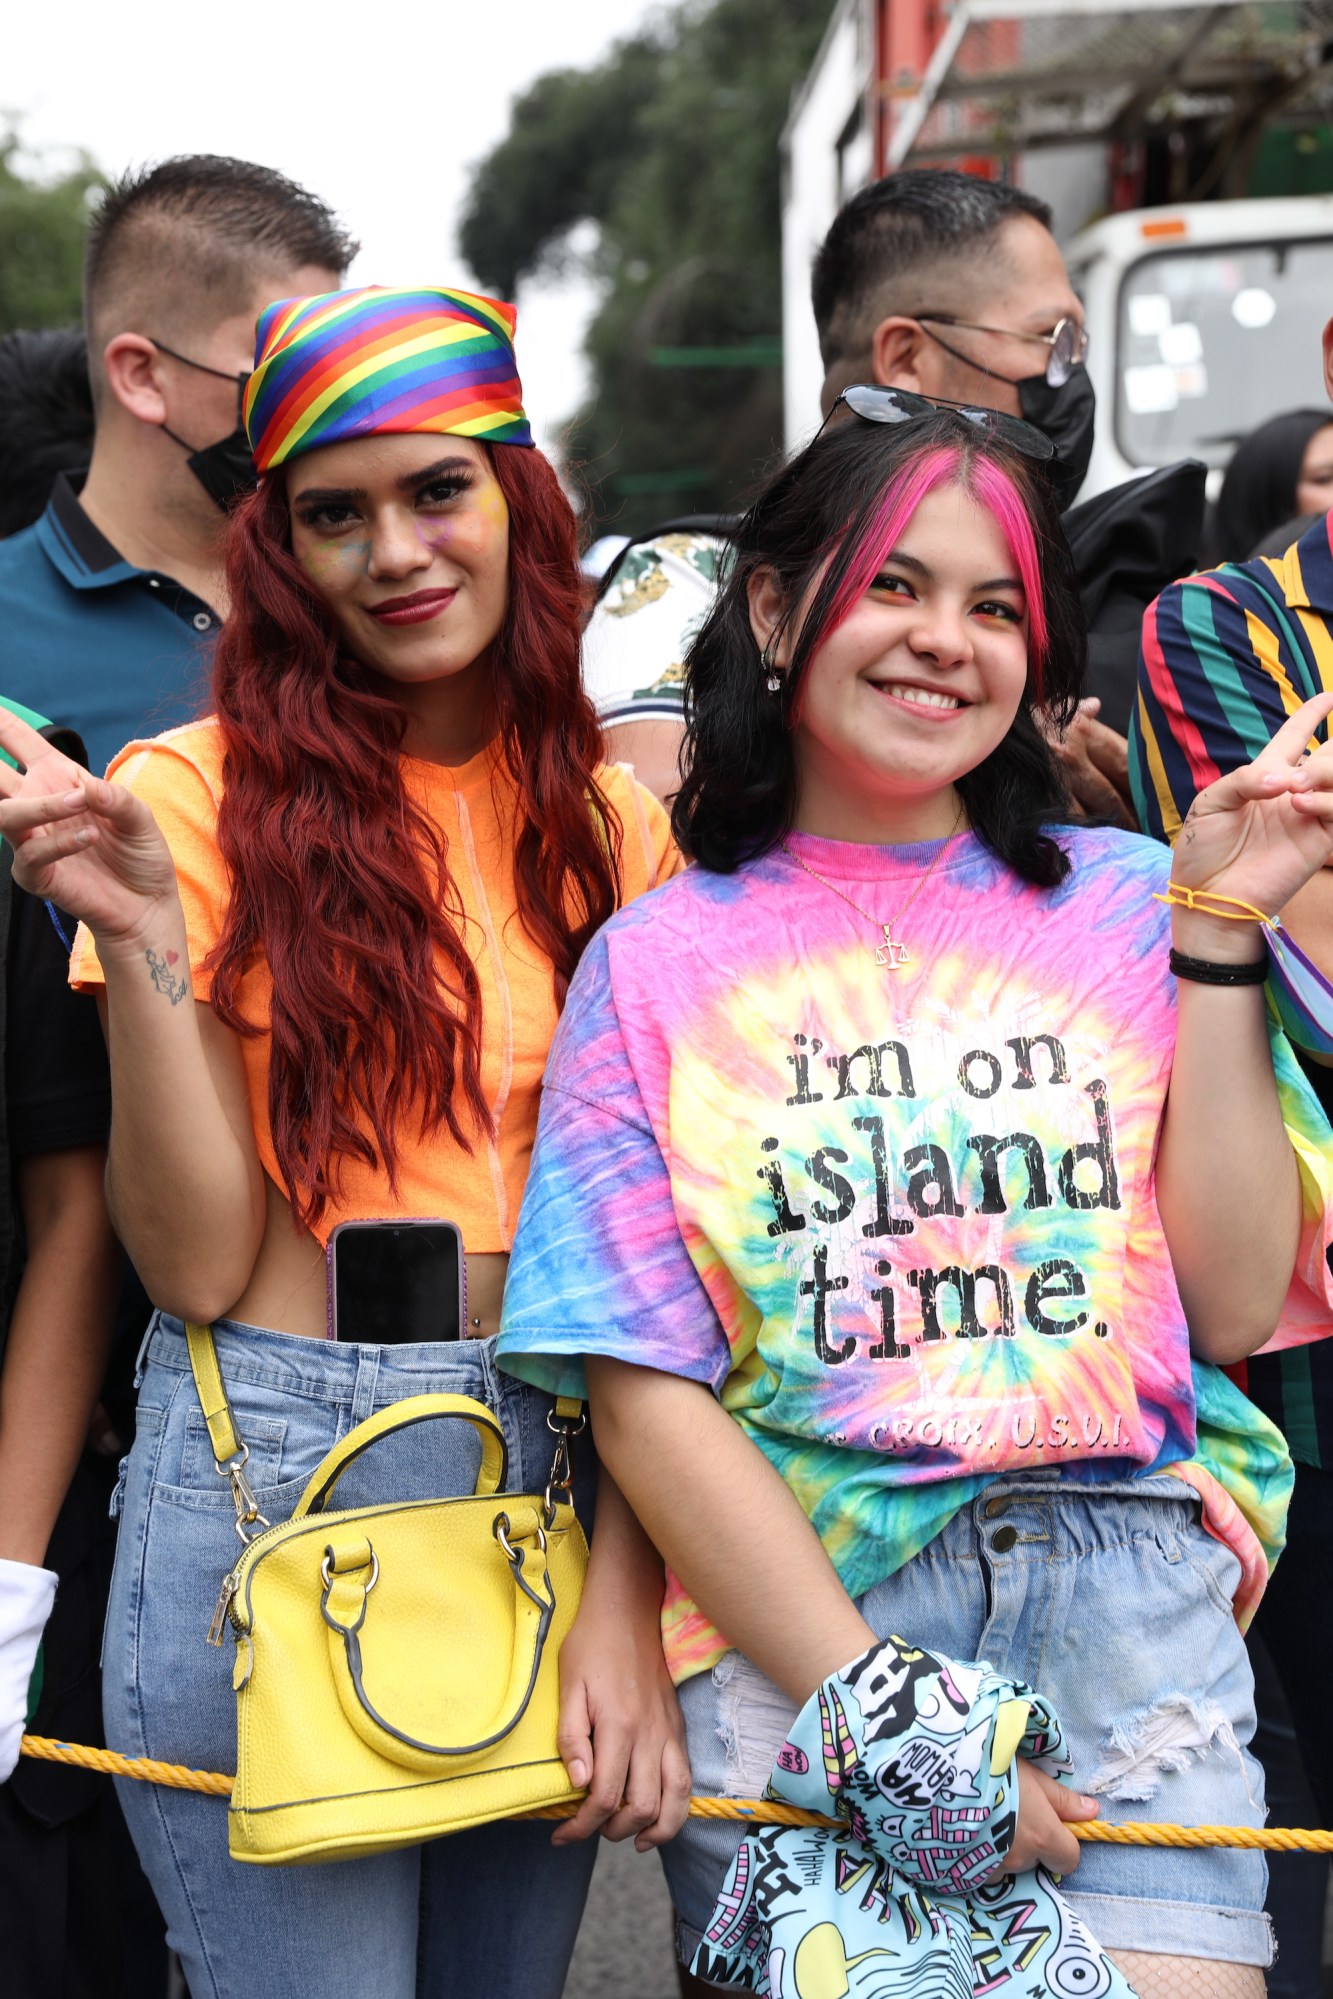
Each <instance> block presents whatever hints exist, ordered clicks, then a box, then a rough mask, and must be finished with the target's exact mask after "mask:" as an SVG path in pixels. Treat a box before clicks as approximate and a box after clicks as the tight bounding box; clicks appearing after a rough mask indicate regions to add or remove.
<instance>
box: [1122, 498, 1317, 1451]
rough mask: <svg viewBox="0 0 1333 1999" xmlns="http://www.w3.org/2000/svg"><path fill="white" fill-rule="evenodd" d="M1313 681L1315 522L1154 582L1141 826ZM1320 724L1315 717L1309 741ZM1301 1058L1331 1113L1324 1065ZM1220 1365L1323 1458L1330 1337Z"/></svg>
mask: <svg viewBox="0 0 1333 1999" xmlns="http://www.w3.org/2000/svg"><path fill="white" fill-rule="evenodd" d="M1326 689H1333V545H1331V544H1330V538H1329V522H1328V519H1327V518H1321V519H1319V520H1317V521H1316V522H1315V524H1314V526H1313V527H1312V528H1310V529H1309V530H1308V532H1307V533H1306V534H1304V535H1303V536H1302V537H1301V539H1300V540H1299V541H1298V542H1296V543H1294V544H1293V546H1292V547H1291V548H1289V549H1288V550H1287V552H1286V554H1285V555H1282V556H1279V557H1263V558H1260V559H1257V560H1255V561H1253V562H1243V563H1225V564H1223V566H1222V567H1221V568H1219V569H1213V570H1209V571H1208V572H1207V573H1206V574H1204V575H1201V576H1190V577H1187V578H1186V579H1185V581H1184V582H1183V583H1173V584H1172V585H1171V586H1170V588H1169V589H1166V590H1164V591H1163V592H1162V594H1161V596H1160V597H1159V598H1158V599H1157V601H1156V602H1155V603H1154V604H1151V605H1149V607H1148V610H1147V612H1146V614H1145V616H1144V620H1143V639H1142V645H1141V648H1140V652H1139V685H1138V699H1137V701H1136V704H1135V711H1134V717H1133V720H1132V723H1131V725H1130V737H1129V742H1130V750H1129V768H1130V780H1131V783H1132V785H1133V789H1134V802H1135V805H1136V806H1137V808H1138V814H1139V823H1140V825H1141V826H1142V827H1143V830H1144V832H1145V833H1152V834H1154V835H1156V837H1157V838H1158V839H1160V840H1167V841H1172V842H1174V840H1175V837H1176V835H1177V833H1178V832H1179V831H1180V827H1181V823H1182V821H1183V820H1184V818H1185V815H1186V814H1187V812H1188V811H1189V809H1190V806H1191V804H1192V803H1193V801H1194V798H1195V795H1196V794H1197V793H1198V792H1200V791H1202V790H1204V788H1205V787H1206V786H1207V785H1210V784H1212V783H1214V782H1215V781H1216V780H1217V779H1218V778H1219V777H1221V776H1222V775H1223V774H1224V773H1225V772H1226V771H1229V770H1234V769H1235V768H1236V767H1237V766H1238V765H1239V764H1244V763H1249V762H1251V761H1252V760H1253V758H1255V757H1256V756H1258V754H1259V752H1260V751H1261V750H1262V749H1263V748H1264V747H1265V746H1266V745H1267V744H1268V743H1269V742H1270V741H1271V739H1272V737H1273V736H1274V735H1275V733H1276V732H1277V730H1278V729H1280V728H1281V726H1282V724H1283V723H1284V722H1285V721H1286V719H1287V717H1288V716H1289V715H1291V714H1293V713H1294V712H1295V710H1296V709H1297V708H1299V707H1300V705H1301V703H1302V702H1303V701H1308V700H1309V699H1310V698H1311V696H1312V695H1315V694H1320V693H1323V692H1324V691H1325V690H1326ZM1327 733H1328V732H1327V727H1326V725H1324V724H1322V723H1321V725H1320V727H1319V729H1318V731H1317V734H1318V736H1319V738H1320V740H1321V741H1322V740H1324V739H1325V738H1326V736H1327ZM1298 1053H1299V1050H1298ZM1301 1059H1302V1066H1303V1067H1304V1069H1305V1072H1306V1074H1307V1076H1308V1077H1309V1079H1310V1081H1311V1083H1312V1085H1313V1086H1314V1089H1315V1091H1316V1094H1317V1095H1318V1097H1319V1100H1320V1102H1321V1104H1322V1105H1323V1107H1324V1110H1325V1113H1326V1114H1327V1115H1329V1116H1330V1117H1331V1118H1333V1071H1331V1070H1329V1069H1328V1068H1325V1067H1322V1066H1321V1065H1320V1064H1318V1063H1314V1062H1311V1061H1309V1060H1308V1059H1307V1058H1305V1057H1304V1056H1302V1058H1301ZM1231 1372H1233V1373H1234V1375H1235V1378H1236V1379H1237V1380H1238V1381H1239V1383H1240V1385H1241V1387H1242V1388H1244V1389H1245V1390H1246V1392H1247V1393H1248V1394H1249V1395H1250V1397H1251V1399H1252V1400H1253V1401H1254V1402H1256V1403H1257V1404H1258V1406H1259V1407H1260V1408H1261V1409H1262V1410H1263V1411H1264V1412H1265V1414H1266V1415H1269V1416H1271V1417H1272V1418H1273V1420H1274V1422H1276V1423H1277V1424H1278V1426H1279V1428H1280V1429H1281V1430H1282V1431H1283V1432H1284V1433H1285V1435H1286V1438H1287V1442H1288V1444H1289V1446H1290V1449H1291V1454H1292V1456H1293V1457H1294V1458H1297V1459H1299V1460H1300V1461H1301V1462H1302V1463H1304V1464H1311V1465H1320V1466H1323V1465H1329V1466H1333V1340H1319V1341H1317V1342H1316V1343H1315V1344H1313V1345H1309V1346H1298V1347H1291V1348H1288V1349H1287V1350H1286V1351H1284V1352H1281V1353H1275V1354H1262V1355H1258V1356H1256V1357H1254V1358H1252V1359H1251V1360H1249V1361H1248V1362H1245V1363H1242V1365H1241V1366H1240V1367H1238V1368H1236V1369H1234V1370H1231Z"/></svg>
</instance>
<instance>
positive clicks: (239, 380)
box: [147, 333, 251, 430]
mask: <svg viewBox="0 0 1333 1999" xmlns="http://www.w3.org/2000/svg"><path fill="white" fill-rule="evenodd" d="M147 338H148V339H149V340H153V336H152V334H151V333H150V334H149V335H148V336H147ZM153 345H154V347H156V348H157V350H158V352H159V354H170V356H171V358H172V360H173V361H179V362H180V363H181V365H182V367H185V368H193V369H194V370H195V372H196V374H199V375H215V376H216V377H217V379H218V381H219V382H234V383H235V384H236V423H237V427H238V429H240V430H244V429H245V389H246V384H247V382H248V381H249V380H250V374H251V370H250V369H249V368H244V369H239V368H238V369H237V371H236V373H235V374H234V375H231V374H228V372H227V370H226V369H225V368H210V367H209V365H208V363H207V362H206V361H192V360H191V359H190V357H189V355H188V354H178V353H177V352H176V350H175V348H174V347H168V345H167V343H166V341H165V340H153Z"/></svg>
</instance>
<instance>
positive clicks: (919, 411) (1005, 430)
mask: <svg viewBox="0 0 1333 1999" xmlns="http://www.w3.org/2000/svg"><path fill="white" fill-rule="evenodd" d="M840 403H845V404H846V406H847V408H848V409H849V410H850V411H851V412H852V415H853V416H859V417H861V418H862V419H863V420H864V421H865V422H866V423H920V421H921V419H922V418H923V417H928V416H938V415H939V414H940V413H941V412H943V413H944V414H945V415H948V416H953V417H956V418H957V419H958V420H959V422H961V423H966V424H971V425H972V426H973V428H974V429H976V430H982V431H988V432H989V433H990V434H991V435H992V436H994V437H1000V438H1003V439H1004V441H1005V443H1006V444H1011V445H1012V446H1013V448H1014V450H1015V451H1021V452H1022V454H1023V456H1024V457H1025V458H1035V459H1036V460H1037V461H1038V462H1039V463H1041V464H1045V463H1047V462H1048V461H1049V460H1050V459H1052V458H1054V456H1055V446H1054V444H1053V443H1052V442H1051V440H1050V438H1049V437H1047V435H1046V433H1045V431H1041V430H1038V429H1037V427H1036V425H1035V424H1031V423H1024V421H1023V419H1022V418H1021V417H1017V416H1006V415H1005V413H1004V411H1003V410H988V409H983V408H981V407H980V406H977V407H975V408H974V407H973V406H972V405H971V404H969V403H950V402H945V401H944V399H943V398H942V397H940V396H922V395H918V394H917V392H916V390H915V389H889V388H885V387H884V386H883V385H882V384H881V383H879V382H853V383H852V384H851V385H850V387H848V388H845V389H844V390H843V392H842V394H841V395H840V396H839V397H838V399H837V402H835V403H834V405H833V408H832V409H831V410H830V411H829V413H828V415H827V416H826V417H825V418H824V422H823V423H822V424H821V425H820V430H821V431H822V430H824V429H825V428H826V427H827V425H828V424H829V423H831V422H832V420H833V415H834V412H835V411H836V410H837V408H838V405H839V404H840Z"/></svg>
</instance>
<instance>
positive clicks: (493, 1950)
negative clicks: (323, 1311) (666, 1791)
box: [103, 1314, 597, 1999]
mask: <svg viewBox="0 0 1333 1999" xmlns="http://www.w3.org/2000/svg"><path fill="white" fill-rule="evenodd" d="M214 1332H215V1335H216V1339H217V1350H218V1358H219V1361H220V1363H221V1367H222V1375H223V1379H224V1381H225V1382H226V1385H227V1391H228V1394H229V1396H230V1398H231V1404H232V1408H233V1410H234V1412H235V1415H236V1420H237V1428H238V1429H239V1431H240V1433H241V1435H242V1436H243V1437H244V1439H245V1441H246V1442H247V1443H248V1444H249V1446H250V1463H249V1465H248V1467H247V1471H248V1475H249V1477H250V1481H251V1483H252V1485H253V1486H254V1489H255V1493H256V1495H257V1497H258V1500H259V1504H260V1508H261V1510H262V1511H263V1512H264V1513H265V1514H266V1515H267V1517H268V1519H269V1520H270V1522H271V1523H272V1524H273V1525H275V1526H276V1525H277V1523H278V1522H279V1521H282V1520H285V1519H287V1518H288V1517H289V1516H290V1514H291V1511H292V1508H293V1507H294V1506H295V1504H296V1501H297V1500H298V1499H299V1497H300V1495H301V1491H302V1489H303V1487H304V1486H305V1484H306V1481H307V1480H308V1479H309V1477H310V1475H311V1473H312V1472H313V1471H314V1469H315V1467H316V1466H317V1465H318V1463H319V1461H320V1459H321V1458H322V1457H323V1456H324V1455H325V1453H326V1452H327V1451H328V1450H330V1449H331V1448H332V1446H333V1445H334V1444H335V1443H336V1442H337V1440H338V1439H339V1438H340V1437H343V1436H345V1435H346V1433H347V1432H348V1431H349V1430H350V1429H351V1428H352V1427H353V1426H354V1425H355V1424H357V1423H359V1422H361V1421H363V1420H364V1418H365V1417H367V1416H369V1415H371V1414H373V1413H374V1411H375V1410H377V1409H381V1408H383V1407H384V1406H385V1405H386V1404H388V1403H391V1402H398V1401H401V1400H402V1399H403V1398H404V1397H405V1396H409V1395H425V1394H436V1393H445V1394H455V1395H470V1396H474V1397H475V1398H476V1399H477V1400H478V1401H481V1402H484V1403H486V1404H487V1406H488V1407H489V1408H490V1409H491V1410H493V1411H494V1413H495V1414H496V1415H497V1416H498V1417H499V1419H500V1422H501V1425H502V1427H503V1429H504V1433H505V1440H506V1443H507V1444H508V1447H509V1478H508V1489H509V1490H510V1491H520V1490H529V1491H530V1490H533V1489H536V1490H537V1491H540V1490H541V1489H542V1487H543V1486H544V1485H545V1482H546V1475H547V1472H548V1470H549V1468H550V1463H551V1454H552V1441H553V1440H552V1437H551V1433H550V1431H549V1430H548V1429H547V1426H546V1416H547V1413H548V1411H549V1410H550V1409H551V1407H552V1405H551V1402H550V1400H549V1398H548V1397H546V1396H544V1395H542V1394H540V1393H539V1392H538V1391H537V1390H536V1389H533V1388H529V1387H527V1386H526V1385H525V1384H524V1383H521V1382H518V1381H515V1380H513V1379H512V1378H511V1377H509V1376H507V1375H502V1374H500V1373H499V1372H498V1371H497V1369H496V1368H495V1365H494V1361H493V1357H492V1349H491V1343H490V1342H487V1341H482V1340H465V1341H462V1342H460V1343H459V1344H457V1345H424V1346H411V1347H377V1346H351V1345H347V1346H332V1345H329V1344H326V1343H324V1342H322V1341H318V1340H310V1339H302V1338H296V1337H292V1336H290V1335H287V1334H282V1333H274V1332H269V1331H266V1330H264V1329H263V1328H260V1327H256V1326H245V1325H239V1324H236V1323H233V1322H229V1321H225V1320H223V1321H219V1322H218V1324H217V1325H216V1326H215V1328H214ZM145 1354H146V1361H145V1364H144V1365H143V1368H142V1379H141V1385H140V1394H139V1417H138V1433H137V1436H136V1439H135V1444H134V1449H133V1451H132V1452H131V1454H130V1456H129V1458H128V1459H127V1460H126V1463H125V1466H124V1467H123V1470H122V1482H121V1488H120V1491H119V1493H118V1495H117V1504H118V1506H119V1510H120V1514H121V1524H120V1541H119V1548H118V1551H117V1556H116V1569H115V1577H114V1580H113V1583H112V1589H111V1603H110V1608H109V1611H108V1614H107V1629H106V1645H105V1655H104V1660H103V1700H104V1704H105V1710H106V1726H107V1738H106V1739H107V1741H108V1742H109V1743H110V1744H111V1745H112V1746H113V1747H114V1748H116V1749H118V1750H121V1751H122V1752H124V1753H127V1754H129V1755H135V1756H152V1757H158V1758H161V1759H163V1760H164V1761H167V1762H171V1763H185V1764H188V1765H190V1766H191V1767H193V1768H195V1769H205V1770H234V1769H235V1767H236V1760H235V1759H236V1696H235V1694H234V1693H233V1691H232V1685H231V1674H232V1646H231V1644H230V1643H229V1642H228V1641H227V1640H224V1643H223V1645H222V1647H221V1648H220V1649H214V1648H213V1647H211V1646H209V1645H208V1644H207V1643H206V1642H205V1635H206V1633H207V1630H208V1624H209V1619H210V1617H211V1615H212V1610H213V1604H214V1601H215V1599H216V1597H217V1593H218V1584H219V1581H220V1579H221V1578H222V1576H223V1575H224V1574H225V1573H226V1571H227V1570H228V1569H229V1568H230V1567H231V1565H232V1563H233V1561H234V1560H235V1557H236V1555H237V1552H238V1543H237V1540H236V1535H235V1531H234V1526H233V1519H234V1515H233V1508H232V1502H231V1498H230V1494H229V1488H228V1486H227V1483H226V1481H225V1479H223V1478H221V1477H219V1476H218V1473H217V1471H216V1469H215V1467H214V1463H213V1454H212V1451H211V1450H210V1448H209V1442H208V1432H207V1429H206V1427H205V1425H204V1419H203V1415H202V1413H201V1411H200V1408H199V1400H198V1396H197V1394H196V1392H195V1387H194V1381H193V1377H192V1376H191V1373H190V1365H189V1359H188V1356H187V1353H186V1347H185V1337H184V1331H183V1328H182V1326H181V1324H180V1321H179V1320H178V1319H172V1318H168V1317H167V1316H166V1315H165V1314H158V1316H157V1317H156V1318H155V1320H154V1322H153V1325H152V1326H151V1328H150V1330H149V1337H148V1339H147V1341H146V1342H145ZM575 1452H576V1459H575V1462H576V1487H575V1501H576V1504H577V1507H578V1511H579V1515H580V1518H581V1519H582V1521H583V1523H584V1526H585V1528H586V1527H587V1526H588V1524H589V1521H590V1518H591V1512H590V1500H591V1494H592V1491H593V1485H592V1480H593V1478H594V1475H595V1472H594V1463H593V1459H592V1452H591V1446H590V1445H589V1444H588V1443H587V1440H586V1438H580V1439H578V1440H577V1442H576V1445H575ZM478 1460H479V1446H478V1443H477V1440H476V1437H475V1434H474V1433H473V1432H472V1431H471V1430H470V1429H468V1427H467V1426H466V1425H465V1424H461V1423H429V1424H424V1425H421V1426H420V1427H419V1428H417V1429H414V1430H410V1431H407V1432H404V1433H403V1435H402V1436H401V1437H397V1438H395V1439H393V1440H392V1441H391V1442H390V1443H388V1444H386V1445H384V1446H378V1445H377V1446H376V1448H375V1449H374V1450H373V1451H370V1452H368V1453H367V1454H366V1455H365V1456H364V1457H363V1458H361V1459H360V1460H358V1462H357V1463H356V1464H354V1465H352V1466H351V1467H350V1468H349V1469H348V1471H347V1472H346V1473H345V1475H344V1476H343V1478H342V1480H341V1481H340V1483H339V1488H338V1498H339V1504H340V1505H344V1506H357V1505H365V1504H368V1503H371V1502H374V1501H379V1500H389V1499H408V1498H412V1497H415V1496H418V1495H420V1496H423V1497H429V1496H439V1495H452V1494H463V1493H470V1492H471V1491H472V1489H473V1486H474V1484H475V1480H476V1474H477V1466H478ZM118 1788H119V1792H120V1798H121V1803H122V1805H123V1806H124V1810H125V1816H126V1818H127V1820H128V1821H129V1826H130V1831H131V1833H132V1834H133V1836H134V1841H135V1845H136V1846H137V1847H138V1850H139V1857H140V1859H141V1860H142V1862H143V1865H144V1869H145V1872H146V1873H147V1875H148V1878H149V1880H150V1881H151V1883H152V1885H153V1890H154V1892H155V1894H156V1895H157V1898H158V1901H159V1902H160V1904H161V1907H162V1910H163V1913H164V1915H165V1916H166V1919H167V1933H168V1937H169V1940H170V1942H171V1944H172V1945H173V1947H174V1948H175V1949H176V1950H177V1951H178V1952H179V1954H180V1958H181V1962H182V1964H183V1966H184V1969H185V1976H186V1978H187V1980H188V1982H189V1987H190V1993H191V1999H473V1995H481V1994H483V1993H484V1994H485V1995H486V1999H558V1995H559V1994H560V1992H561V1990H562V1988H563V1986H564V1982H565V1974H566V1971H567V1969H568V1965H569V1959H570V1955H571V1953H572V1951H573V1948H574V1939H575V1936H576V1934H577V1931H578V1926H579V1921H580V1918H581V1916H582V1913H583V1904H584V1899H585V1897H586V1895H587V1891H588V1883H589V1880H590V1879H591V1876H592V1869H593V1864H594V1861H595V1859H596V1849H597V1842H596V1840H592V1841H584V1842H582V1843H581V1844H579V1845H577V1846H572V1847H562V1848H555V1847H552V1845H551V1830H552V1829H551V1827H550V1825H549V1824H543V1823H541V1822H540V1821H531V1822H528V1823H524V1822H522V1821H516V1820H509V1821H506V1822H503V1823H499V1824H496V1825H492V1826H482V1827H478V1828H475V1829H474V1830H472V1831H468V1832H461V1833H454V1834H452V1835H450V1836H449V1837H448V1838H445V1839H440V1840H435V1841H432V1842H430V1843H428V1844H426V1845H423V1846H417V1847H411V1848H408V1849H406V1850H404V1851H401V1852H397V1853H388V1854H383V1855H377V1856H374V1857H372V1858H370V1859H364V1860H349V1861H339V1862H335V1863H331V1864H326V1865H319V1866H302V1867H256V1866H252V1865H241V1864H239V1863H238V1862H236V1861H233V1860H232V1859H231V1858H230V1857H229V1855H228V1852H227V1823H226V1807H225V1805H224V1804H223V1803H222V1802H221V1801H220V1800H219V1799H217V1798H210V1797H203V1796H199V1795H197V1794H191V1793H189V1792H185V1791H171V1790H166V1789H162V1788H160V1787H158V1786H156V1785H152V1784H144V1783H132V1782H124V1781H122V1782H119V1785H118Z"/></svg>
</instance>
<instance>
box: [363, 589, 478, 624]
mask: <svg viewBox="0 0 1333 1999" xmlns="http://www.w3.org/2000/svg"><path fill="white" fill-rule="evenodd" d="M457 595H458V592H457V590H417V591H415V592H414V593H413V594H412V596H410V597H386V598H385V599H384V602H383V603H382V604H371V605H369V606H368V607H367V608H368V609H369V611H370V615H371V617H372V618H378V619H379V621H380V623H381V624H382V625H424V624H426V623H427V622H428V620H429V619H431V618H438V617H439V615H440V612H441V611H443V610H446V609H447V608H448V606H449V605H450V604H452V603H453V601H454V598H455V597H456V596H457Z"/></svg>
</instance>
